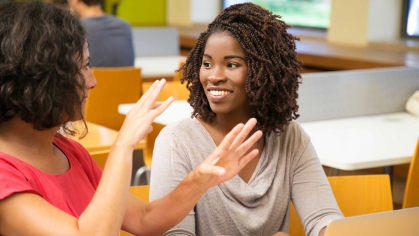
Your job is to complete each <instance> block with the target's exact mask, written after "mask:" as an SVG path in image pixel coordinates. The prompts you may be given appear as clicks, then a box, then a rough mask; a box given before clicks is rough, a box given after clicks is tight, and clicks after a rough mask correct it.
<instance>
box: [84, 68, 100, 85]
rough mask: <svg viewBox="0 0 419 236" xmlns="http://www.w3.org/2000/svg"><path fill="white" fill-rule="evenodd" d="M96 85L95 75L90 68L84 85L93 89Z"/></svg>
mask: <svg viewBox="0 0 419 236" xmlns="http://www.w3.org/2000/svg"><path fill="white" fill-rule="evenodd" d="M96 86H97V81H96V77H95V75H94V74H93V73H92V71H91V70H89V74H88V75H87V78H86V87H87V89H94V88H96Z"/></svg>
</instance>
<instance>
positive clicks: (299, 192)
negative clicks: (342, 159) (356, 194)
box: [291, 126, 343, 236]
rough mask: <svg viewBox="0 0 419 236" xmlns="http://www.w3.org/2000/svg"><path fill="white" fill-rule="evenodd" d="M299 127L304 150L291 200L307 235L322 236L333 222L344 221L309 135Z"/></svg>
mask: <svg viewBox="0 0 419 236" xmlns="http://www.w3.org/2000/svg"><path fill="white" fill-rule="evenodd" d="M298 127H299V133H300V134H299V135H298V134H297V135H296V136H297V137H299V138H301V141H302V143H301V145H300V150H299V151H298V152H297V156H295V161H294V166H293V167H294V176H293V183H292V190H291V199H292V202H293V203H294V206H295V208H296V210H297V213H298V216H299V217H300V219H301V222H302V224H303V226H304V229H305V231H306V234H307V235H309V236H318V235H319V232H320V230H321V229H322V228H324V227H326V226H327V225H328V224H329V222H330V221H331V220H334V219H340V218H343V215H342V213H341V212H340V210H339V207H338V205H337V203H336V200H335V198H334V195H333V192H332V190H331V188H330V185H329V182H328V180H327V177H326V175H325V173H324V170H323V168H322V166H321V164H320V161H319V158H318V157H317V154H316V151H315V150H314V147H313V145H312V143H311V141H310V138H309V137H308V135H307V134H306V133H305V132H304V131H303V130H302V128H301V127H300V126H298Z"/></svg>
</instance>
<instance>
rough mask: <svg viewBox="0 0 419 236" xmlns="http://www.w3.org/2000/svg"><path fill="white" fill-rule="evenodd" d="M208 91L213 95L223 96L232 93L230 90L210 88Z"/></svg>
mask: <svg viewBox="0 0 419 236" xmlns="http://www.w3.org/2000/svg"><path fill="white" fill-rule="evenodd" d="M208 92H209V93H210V94H211V95H213V96H223V95H227V94H229V93H231V92H230V91H225V90H209V91H208Z"/></svg>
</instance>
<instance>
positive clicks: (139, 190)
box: [119, 185, 150, 236]
mask: <svg viewBox="0 0 419 236" xmlns="http://www.w3.org/2000/svg"><path fill="white" fill-rule="evenodd" d="M129 191H130V192H131V193H132V194H134V195H135V196H137V197H138V198H139V199H141V200H143V201H144V202H146V203H148V202H149V192H150V185H142V186H131V187H130V189H129ZM131 235H132V234H130V233H128V232H125V231H123V230H121V231H120V232H119V236H131Z"/></svg>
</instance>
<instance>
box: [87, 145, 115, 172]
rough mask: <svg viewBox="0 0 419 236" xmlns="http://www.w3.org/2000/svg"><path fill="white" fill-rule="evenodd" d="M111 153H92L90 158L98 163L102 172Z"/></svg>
mask: <svg viewBox="0 0 419 236" xmlns="http://www.w3.org/2000/svg"><path fill="white" fill-rule="evenodd" d="M109 151H110V150H103V151H97V152H90V156H92V158H93V160H95V161H96V163H97V164H98V165H99V166H100V168H102V170H103V168H104V167H105V163H106V160H107V159H108V155H109Z"/></svg>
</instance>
